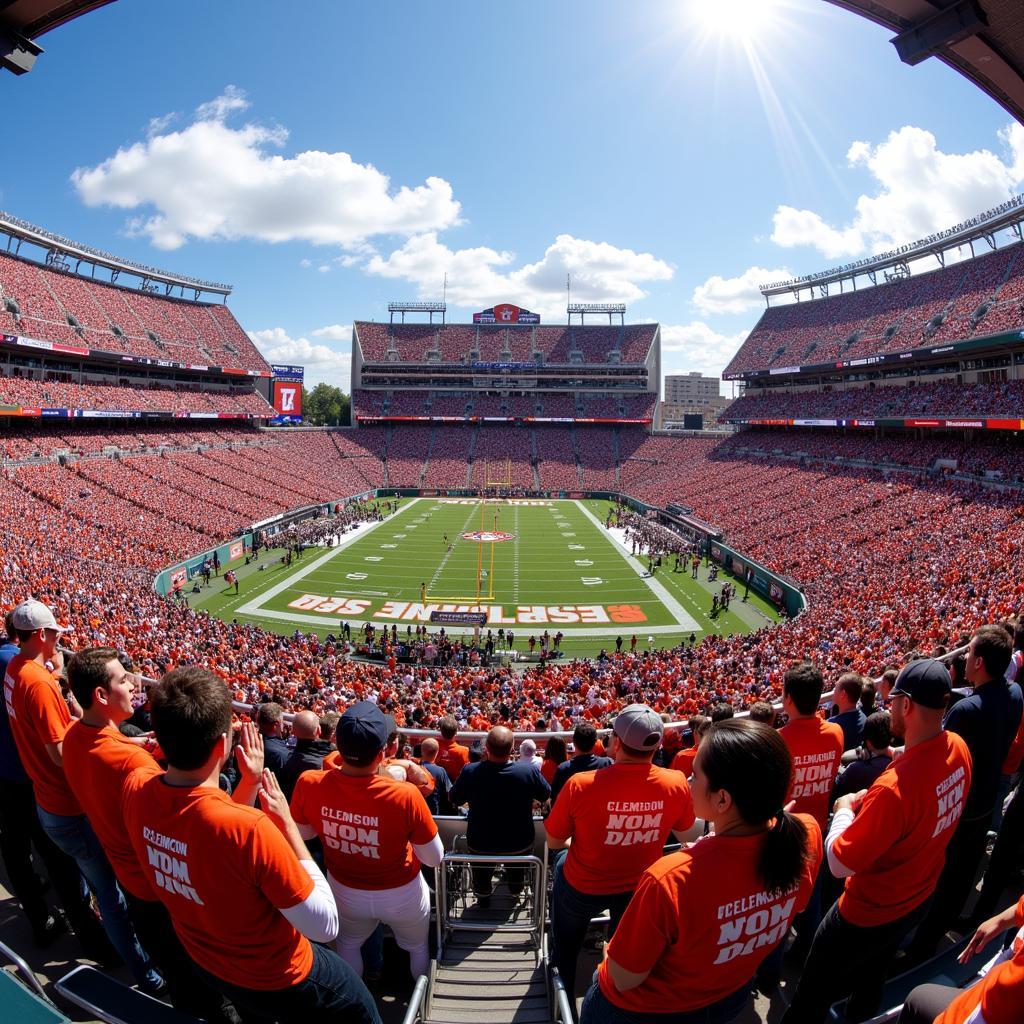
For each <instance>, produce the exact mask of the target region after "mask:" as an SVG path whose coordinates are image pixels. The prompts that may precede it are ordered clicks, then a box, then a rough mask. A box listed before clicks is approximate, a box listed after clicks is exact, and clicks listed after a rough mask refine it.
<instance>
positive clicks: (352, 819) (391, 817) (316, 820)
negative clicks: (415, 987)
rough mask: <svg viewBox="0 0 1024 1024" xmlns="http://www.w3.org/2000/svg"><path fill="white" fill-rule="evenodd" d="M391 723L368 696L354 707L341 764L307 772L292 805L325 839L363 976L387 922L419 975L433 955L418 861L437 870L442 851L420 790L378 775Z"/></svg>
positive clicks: (301, 821) (344, 719) (301, 822)
mask: <svg viewBox="0 0 1024 1024" xmlns="http://www.w3.org/2000/svg"><path fill="white" fill-rule="evenodd" d="M393 721H394V720H393V719H391V718H390V716H388V715H385V714H384V713H383V712H382V711H381V710H380V708H378V707H377V705H376V704H373V703H371V702H370V701H360V702H359V703H357V704H353V705H352V707H350V708H349V709H348V711H346V712H345V714H343V715H342V716H341V721H340V722H339V723H338V749H339V751H340V752H341V761H340V765H339V767H338V768H336V769H327V770H325V771H319V772H306V773H304V774H303V775H301V776H299V779H298V781H297V782H296V784H295V793H294V795H293V796H292V801H291V810H292V816H293V817H294V818H295V821H296V823H297V824H298V826H299V832H300V834H301V835H302V838H303V839H312V838H313V837H314V836H316V837H318V838H319V839H320V842H321V844H322V845H323V850H324V861H325V863H326V865H327V879H328V882H329V883H330V886H331V890H332V892H333V893H334V898H335V900H336V901H337V904H338V918H339V923H340V932H339V936H338V953H339V955H340V956H341V958H342V959H343V960H345V962H346V963H348V964H349V965H350V966H351V967H353V968H354V969H355V971H356V973H358V974H360V975H361V974H362V973H363V958H362V954H361V952H360V947H361V946H362V945H363V943H364V942H365V941H366V940H367V939H368V938H369V937H370V936H371V935H372V934H373V933H374V931H375V929H376V928H377V925H378V924H380V923H384V924H386V925H388V926H389V927H390V928H391V930H392V931H393V932H394V935H395V941H396V942H397V943H398V945H399V946H400V947H401V948H402V949H404V950H406V952H408V954H409V967H410V970H411V971H412V976H413V977H414V978H418V977H419V976H420V975H421V974H426V973H427V972H428V970H429V960H430V952H429V946H428V938H429V931H430V893H429V891H428V889H427V884H426V882H425V881H424V879H423V876H422V875H421V873H420V865H421V864H424V865H426V866H427V867H431V868H433V867H437V865H438V864H440V863H441V858H442V857H443V856H444V848H443V847H442V845H441V839H440V837H439V836H438V834H437V826H436V825H435V824H434V819H433V818H432V817H431V814H430V810H429V808H428V807H427V805H426V802H425V801H424V799H423V797H422V795H421V794H420V791H419V789H418V788H417V786H415V785H414V784H412V783H410V782H400V781H398V780H397V779H394V778H391V777H390V776H388V775H381V774H379V769H380V767H381V764H382V763H383V761H384V757H385V749H386V747H387V743H388V736H389V733H390V732H391V728H392V726H393ZM395 763H396V764H401V765H403V766H404V765H405V764H406V763H407V762H405V761H402V762H395ZM416 767H417V768H419V766H418V765H417V766H416ZM419 771H421V772H422V771H423V769H422V768H419ZM424 774H427V773H426V772H424ZM428 777H429V775H428ZM430 781H431V783H432V782H433V779H431V780H430Z"/></svg>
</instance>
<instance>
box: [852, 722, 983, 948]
mask: <svg viewBox="0 0 1024 1024" xmlns="http://www.w3.org/2000/svg"><path fill="white" fill-rule="evenodd" d="M970 786H971V755H970V753H969V751H968V749H967V744H966V743H964V741H963V740H962V739H961V738H960V737H959V736H958V735H957V734H956V733H952V732H941V733H939V735H938V736H935V737H933V738H932V739H930V740H927V741H926V742H924V743H920V744H918V745H917V746H916V747H911V748H910V750H908V751H907V752H906V753H905V754H903V756H902V757H898V758H897V759H896V760H895V761H893V762H892V764H890V765H889V767H888V768H886V770H885V771H884V772H882V774H881V775H879V776H878V778H877V779H876V780H875V782H874V784H873V785H872V786H871V788H870V789H868V792H867V796H865V797H864V802H863V803H862V804H861V805H860V809H859V810H858V812H857V817H856V818H854V819H853V822H852V823H851V824H850V825H849V827H848V828H847V829H846V830H845V831H844V832H843V834H842V835H841V836H839V838H838V839H837V840H836V841H835V843H834V844H833V846H832V853H833V856H835V857H836V858H837V859H838V860H839V862H840V863H841V864H842V865H843V866H844V867H846V868H849V869H850V870H851V871H853V872H855V874H854V875H852V876H851V877H849V878H847V879H846V886H845V888H844V889H843V894H842V896H840V897H839V911H840V913H841V914H842V915H843V917H844V918H845V919H846V920H847V921H849V922H850V923H851V924H854V925H857V926H858V927H860V928H872V927H874V926H875V925H880V924H887V923H888V922H890V921H895V920H896V919H897V918H899V917H902V916H903V915H904V914H909V913H910V911H911V910H913V909H914V908H915V907H916V906H918V905H920V904H921V903H923V902H924V901H925V900H926V899H927V898H928V897H929V896H930V895H931V894H932V893H933V892H934V891H935V883H936V882H937V881H938V880H939V875H940V874H941V873H942V868H943V865H944V864H945V860H946V846H947V845H948V844H949V840H950V839H951V838H952V836H953V833H954V832H955V831H956V826H957V823H958V822H959V820H960V815H961V814H962V813H963V809H964V801H965V797H966V794H967V791H968V789H970Z"/></svg>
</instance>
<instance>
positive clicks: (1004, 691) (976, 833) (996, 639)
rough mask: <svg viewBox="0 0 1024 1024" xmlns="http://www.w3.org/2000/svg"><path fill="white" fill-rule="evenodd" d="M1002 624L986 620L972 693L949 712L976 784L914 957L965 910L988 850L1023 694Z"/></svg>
mask: <svg viewBox="0 0 1024 1024" xmlns="http://www.w3.org/2000/svg"><path fill="white" fill-rule="evenodd" d="M1011 643H1012V641H1011V640H1010V637H1009V635H1008V634H1007V632H1006V630H1005V629H1003V627H1002V626H994V625H992V626H982V627H981V628H980V629H978V630H977V631H976V632H975V634H974V636H972V637H971V641H970V644H969V645H968V648H967V654H966V663H965V672H966V678H967V681H968V682H969V683H970V684H971V686H972V687H973V688H974V690H973V693H972V694H971V695H970V696H969V697H965V698H964V699H963V700H959V701H957V702H956V703H955V704H954V705H953V706H952V707H951V708H950V709H949V711H948V713H947V714H946V718H945V721H944V723H943V725H944V727H945V728H946V730H948V731H949V732H953V733H956V734H957V735H959V736H960V737H962V738H963V740H964V742H965V743H966V744H967V749H968V750H969V751H970V756H971V765H972V772H971V785H970V788H969V789H968V791H967V803H966V806H965V807H964V811H963V817H962V818H961V819H960V821H959V822H958V823H957V827H956V831H955V832H954V833H953V837H952V839H950V841H949V846H948V848H947V850H946V863H945V866H944V868H943V871H942V874H941V876H940V877H939V881H938V884H937V885H936V889H935V897H934V899H933V900H932V903H931V906H930V907H929V908H928V913H927V915H926V916H925V919H924V921H922V922H921V924H920V926H919V927H918V929H917V933H916V934H915V936H914V941H913V944H912V946H911V962H913V961H920V960H925V959H927V958H928V957H929V956H931V955H932V954H933V953H934V952H935V948H936V946H938V944H939V940H940V939H941V938H942V935H943V934H944V933H945V931H946V929H947V928H948V927H949V926H950V925H952V924H953V923H954V921H955V919H956V917H957V915H958V914H959V913H960V912H961V910H962V909H963V906H964V902H965V901H966V899H967V897H968V894H969V893H970V891H971V889H972V888H973V887H974V879H975V876H976V874H977V871H978V865H979V863H980V862H981V858H982V855H983V854H984V852H985V841H986V837H987V835H988V828H989V823H990V822H991V820H992V811H993V808H994V807H995V802H996V797H997V794H998V792H999V781H1000V778H1001V776H1002V766H1003V762H1004V761H1005V760H1006V756H1007V754H1008V753H1009V750H1010V745H1011V744H1012V743H1013V740H1014V737H1015V736H1016V734H1017V729H1018V728H1019V726H1020V724H1021V716H1022V709H1024V699H1022V697H1021V691H1020V687H1019V686H1018V685H1017V684H1016V683H1008V682H1007V681H1006V666H1007V664H1008V663H1009V660H1010V655H1011V650H1012V648H1011Z"/></svg>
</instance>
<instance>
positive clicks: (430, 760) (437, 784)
mask: <svg viewBox="0 0 1024 1024" xmlns="http://www.w3.org/2000/svg"><path fill="white" fill-rule="evenodd" d="M440 749H441V748H440V744H439V743H438V742H437V740H435V739H434V737H433V736H428V737H427V738H426V739H425V740H424V741H423V742H422V743H421V744H420V767H421V768H422V769H423V770H424V771H425V772H428V773H429V774H430V776H431V777H432V778H433V780H434V789H433V791H432V792H431V793H430V795H429V796H428V797H427V798H426V800H427V806H428V807H429V808H430V813H431V814H443V815H448V814H454V813H455V812H454V809H453V808H452V804H451V800H450V799H449V796H450V794H451V791H452V780H451V779H449V778H448V773H447V772H446V771H445V770H444V769H443V768H442V767H441V766H440V765H439V764H438V763H437V755H438V752H439V751H440Z"/></svg>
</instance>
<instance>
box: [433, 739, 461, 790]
mask: <svg viewBox="0 0 1024 1024" xmlns="http://www.w3.org/2000/svg"><path fill="white" fill-rule="evenodd" d="M437 745H438V751H437V764H439V765H440V766H441V767H442V768H443V769H444V770H445V771H446V772H447V773H448V778H449V779H451V780H452V782H454V781H455V780H456V779H457V778H458V777H459V775H460V774H461V773H462V769H463V768H465V767H466V765H467V764H469V747H464V746H463V745H462V744H461V743H456V742H455V740H446V739H443V738H438V741H437Z"/></svg>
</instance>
